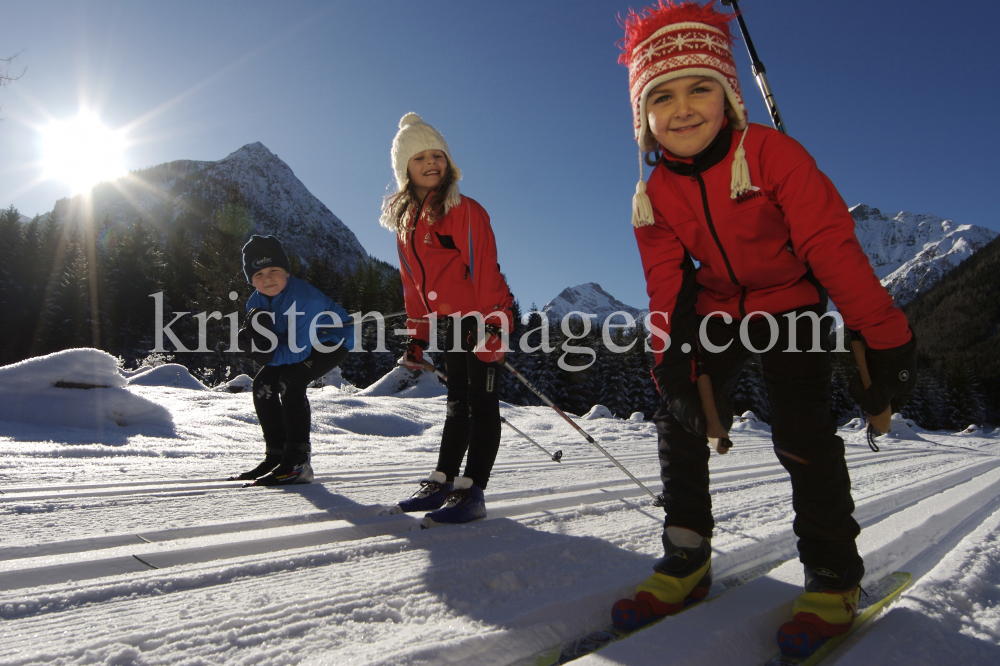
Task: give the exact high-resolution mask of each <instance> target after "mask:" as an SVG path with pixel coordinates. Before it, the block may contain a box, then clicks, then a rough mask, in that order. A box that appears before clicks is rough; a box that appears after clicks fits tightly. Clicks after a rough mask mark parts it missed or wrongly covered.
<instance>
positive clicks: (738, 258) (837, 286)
mask: <svg viewBox="0 0 1000 666" xmlns="http://www.w3.org/2000/svg"><path fill="white" fill-rule="evenodd" d="M741 135H742V132H734V131H732V130H731V129H730V128H729V127H728V126H726V127H724V128H723V130H722V132H720V137H719V139H718V140H717V141H716V142H715V144H713V146H709V148H706V150H705V151H703V153H701V154H699V155H696V156H695V157H694V158H692V159H687V160H681V161H679V162H673V161H665V162H664V163H662V164H660V165H658V166H657V167H656V168H655V169H654V170H653V173H652V175H651V176H650V178H649V182H648V183H647V185H646V188H647V192H648V194H649V199H650V202H651V203H652V205H653V218H654V224H652V225H650V226H645V227H639V228H637V229H636V230H635V237H636V240H637V241H638V243H639V254H640V255H641V257H642V266H643V270H644V272H645V274H646V290H647V293H648V294H649V308H650V310H651V311H652V312H666V313H669V316H668V317H667V318H666V320H664V317H662V316H659V315H654V318H653V320H652V322H653V324H654V325H656V326H658V327H659V328H661V329H663V330H665V331H666V332H667V333H670V331H671V328H672V327H677V326H678V324H680V325H681V327H682V328H683V329H684V330H685V331H692V330H694V328H693V326H694V325H693V324H692V323H691V322H690V321H687V322H684V319H685V318H689V319H696V317H695V314H697V315H699V316H705V315H708V314H710V313H712V312H716V311H721V312H725V313H728V314H729V315H731V316H732V317H733V319H734V320H737V321H739V320H742V319H744V318H745V317H746V316H747V315H748V314H751V313H753V312H755V311H762V312H767V313H770V314H773V315H777V314H779V313H783V312H787V311H789V310H793V309H795V308H800V307H805V306H809V305H815V304H817V303H819V302H820V301H821V299H822V297H821V295H820V292H819V289H818V288H817V285H816V284H815V281H816V280H818V281H819V285H820V286H822V287H823V288H825V289H826V291H827V292H828V293H829V296H830V299H831V300H832V301H833V302H834V304H835V305H836V306H837V309H838V310H839V311H840V314H841V316H842V317H843V318H844V322H845V323H846V325H847V327H848V328H850V329H852V330H855V331H860V332H861V334H862V335H863V336H864V338H865V341H866V342H867V343H868V345H869V346H870V347H872V348H873V349H887V348H890V347H896V346H899V345H902V344H905V343H906V342H908V341H909V339H910V337H911V333H910V329H909V326H908V325H907V322H906V316H905V315H904V314H903V312H902V311H901V310H900V309H899V308H897V307H895V306H894V305H893V301H892V298H891V297H890V296H889V294H888V292H886V290H885V288H884V287H883V286H882V285H881V283H880V282H879V280H878V278H877V277H875V272H874V271H873V270H872V267H871V264H870V262H869V261H868V257H867V256H866V255H865V253H864V250H862V249H861V244H860V243H859V242H858V239H857V237H856V236H855V234H854V219H853V218H852V217H851V214H850V212H849V211H848V210H847V205H846V204H845V203H844V201H843V199H841V197H840V194H838V192H837V190H836V188H834V186H833V183H831V182H830V180H829V179H828V178H827V177H826V176H825V175H824V174H823V173H822V172H821V171H820V170H819V169H818V168H817V166H816V162H815V160H813V158H812V156H811V155H809V153H808V152H806V150H805V149H804V148H803V147H802V146H801V145H800V144H799V143H798V142H797V141H795V140H794V139H792V138H790V137H787V136H785V135H784V134H782V133H781V132H778V131H777V130H773V129H771V128H769V127H764V126H762V125H756V124H751V125H750V129H749V131H748V132H747V136H746V140H745V141H744V144H743V145H744V149H745V150H746V155H747V162H748V164H749V166H750V182H751V183H752V185H753V188H752V189H751V190H750V191H749V192H746V193H745V194H743V195H741V196H739V197H738V198H736V199H731V198H730V180H731V173H732V172H731V168H732V164H733V155H734V153H735V152H736V148H737V146H738V145H739V140H740V137H741ZM726 137H730V138H729V139H728V141H727V140H726ZM665 157H666V156H665ZM687 255H690V257H691V258H692V259H694V260H695V261H697V262H699V263H700V267H699V268H698V269H697V272H696V273H694V272H693V271H694V266H693V264H692V263H691V262H690V261H686V256H687ZM685 266H686V270H687V273H686V275H687V278H688V279H687V280H685ZM810 270H811V272H812V276H814V279H812V280H811V279H810V277H811V276H810V275H809V271H810ZM692 274H693V279H691V278H692ZM692 305H693V307H692ZM692 310H693V311H692ZM759 316H760V315H758V317H759ZM779 323H781V322H779ZM680 342H681V341H678V340H672V345H671V347H673V343H677V345H678V346H679V344H680ZM691 342H692V343H693V342H694V341H693V340H692V341H691ZM671 351H673V349H671ZM656 360H657V363H659V362H660V361H661V360H662V354H661V353H657V354H656Z"/></svg>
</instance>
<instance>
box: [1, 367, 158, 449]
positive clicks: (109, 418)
mask: <svg viewBox="0 0 1000 666" xmlns="http://www.w3.org/2000/svg"><path fill="white" fill-rule="evenodd" d="M126 383H127V380H126V379H125V378H124V377H123V376H122V375H121V374H120V373H119V372H118V365H117V362H116V360H115V358H114V357H113V356H111V355H110V354H107V353H105V352H102V351H100V350H97V349H68V350H66V351H61V352H56V353H54V354H49V355H47V356H40V357H38V358H31V359H28V360H26V361H21V362H20V363H15V364H13V365H9V366H6V367H3V368H0V421H15V422H18V423H32V424H37V425H45V426H68V427H72V428H88V429H94V430H104V429H106V428H108V427H109V426H113V425H117V426H135V425H144V426H145V425H163V426H168V427H170V428H173V419H172V417H171V416H170V412H169V411H168V410H167V409H166V408H164V407H161V406H160V405H157V404H156V403H153V402H150V401H149V400H146V399H145V398H142V397H140V396H137V395H133V394H132V393H129V392H128V391H127V390H125V389H124V388H123V387H124V386H125V384H126Z"/></svg>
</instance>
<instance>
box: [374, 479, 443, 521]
mask: <svg viewBox="0 0 1000 666" xmlns="http://www.w3.org/2000/svg"><path fill="white" fill-rule="evenodd" d="M454 490H455V486H454V485H453V484H450V483H447V477H446V476H445V475H444V472H438V471H437V470H435V471H433V472H431V473H430V475H429V476H428V477H427V478H426V479H424V480H423V481H421V482H420V489H419V490H418V491H417V492H415V493H413V495H412V496H410V497H408V498H406V499H405V500H403V501H402V502H399V503H398V504H396V505H395V506H393V507H392V508H390V509H387V510H385V511H383V512H382V513H381V514H379V515H384V516H388V515H392V514H396V513H415V512H417V511H434V510H435V509H440V508H441V507H443V506H444V503H445V501H446V500H447V499H448V495H449V494H451V493H452V491H454Z"/></svg>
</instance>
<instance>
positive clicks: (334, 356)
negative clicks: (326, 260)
mask: <svg viewBox="0 0 1000 666" xmlns="http://www.w3.org/2000/svg"><path fill="white" fill-rule="evenodd" d="M243 272H244V274H245V275H246V278H247V282H249V283H250V284H252V285H253V286H254V288H255V289H256V291H255V292H254V293H253V294H252V295H251V296H250V298H249V299H248V300H247V306H246V307H247V316H246V319H245V321H244V323H243V328H241V329H240V332H239V343H240V344H239V349H240V351H241V352H242V353H243V354H244V355H246V356H247V357H249V358H251V359H252V360H254V361H256V362H257V363H259V364H261V365H263V366H264V367H263V368H261V370H260V372H258V373H257V376H256V377H254V380H253V405H254V409H256V410H257V419H258V421H260V427H261V430H263V431H264V446H265V449H264V462H262V463H261V464H259V465H257V466H256V467H254V468H253V469H251V470H249V471H247V472H243V473H242V474H238V475H236V476H233V477H232V478H231V479H230V480H231V481H237V480H240V481H243V480H246V481H250V480H254V482H253V483H252V484H248V485H255V486H280V485H288V484H292V483H310V482H311V481H312V480H313V471H312V466H311V465H310V463H309V459H310V453H311V451H312V447H311V445H310V443H309V431H310V417H311V415H310V411H309V400H308V398H306V386H308V385H309V384H310V383H311V382H313V381H315V380H317V379H319V378H320V377H322V376H323V375H325V374H326V373H328V372H330V371H331V370H333V369H334V368H336V367H337V366H338V365H340V364H341V363H343V362H344V360H345V359H346V358H347V354H348V353H349V352H350V350H351V349H352V348H353V347H354V327H353V326H352V325H351V323H350V317H349V316H348V314H347V312H346V311H345V310H344V308H342V307H340V306H339V305H337V303H335V302H334V301H333V300H332V299H330V298H329V297H327V296H326V295H325V294H324V293H323V292H321V291H320V290H319V289H317V288H316V287H313V286H312V285H310V284H309V283H308V282H304V281H302V280H299V279H297V278H295V277H293V276H292V275H290V274H289V264H288V258H287V257H286V256H285V251H284V249H283V248H282V247H281V242H280V241H279V240H278V239H277V238H275V237H274V236H252V237H251V238H250V240H249V241H247V244H246V245H244V246H243Z"/></svg>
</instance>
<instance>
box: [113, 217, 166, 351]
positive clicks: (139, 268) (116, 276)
mask: <svg viewBox="0 0 1000 666" xmlns="http://www.w3.org/2000/svg"><path fill="white" fill-rule="evenodd" d="M164 273H165V263H164V260H163V252H162V250H161V248H160V241H159V238H157V237H156V235H155V234H154V233H153V230H152V229H151V228H150V227H149V225H148V224H146V222H145V221H144V220H143V219H142V218H139V219H136V220H135V222H134V223H133V224H132V225H131V227H129V228H128V229H127V230H124V231H123V232H121V233H120V234H119V235H118V237H117V238H116V239H115V242H114V244H113V246H112V248H111V251H110V253H109V257H108V265H107V283H108V298H109V300H110V301H111V305H110V307H109V320H110V327H109V329H110V330H108V331H107V338H108V340H109V344H110V346H111V348H112V349H113V350H114V352H115V353H116V354H118V355H123V356H125V357H126V358H127V359H128V360H130V361H134V360H137V359H138V358H142V357H144V356H146V355H148V354H149V353H150V351H151V350H152V348H153V345H154V341H153V335H154V326H155V316H156V312H155V310H154V305H153V299H151V298H150V294H153V293H156V292H158V291H162V290H163V281H164ZM170 319H171V318H170V317H168V316H167V314H166V313H165V314H164V321H165V322H169V321H170ZM171 330H173V329H171Z"/></svg>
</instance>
